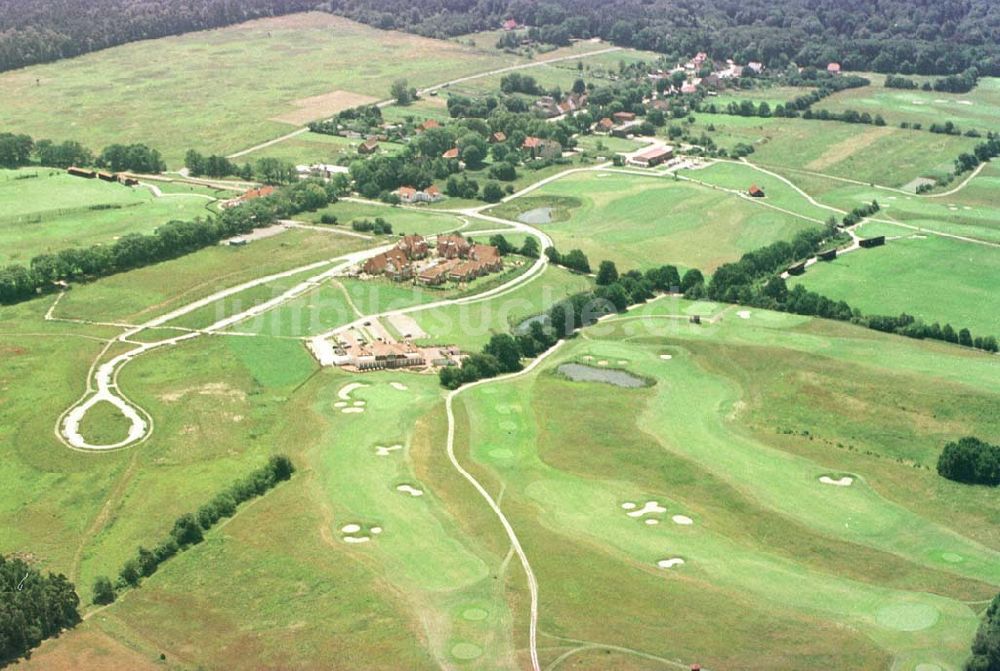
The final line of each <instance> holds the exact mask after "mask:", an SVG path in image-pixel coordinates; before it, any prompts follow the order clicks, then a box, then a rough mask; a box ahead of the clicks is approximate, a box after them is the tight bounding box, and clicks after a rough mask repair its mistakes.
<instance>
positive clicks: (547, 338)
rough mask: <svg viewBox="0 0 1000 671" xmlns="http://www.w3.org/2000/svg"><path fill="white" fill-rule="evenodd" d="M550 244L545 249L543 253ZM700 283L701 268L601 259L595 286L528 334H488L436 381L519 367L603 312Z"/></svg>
mask: <svg viewBox="0 0 1000 671" xmlns="http://www.w3.org/2000/svg"><path fill="white" fill-rule="evenodd" d="M550 249H551V248H546V250H545V252H546V254H548V253H549V250H550ZM703 283H704V277H703V276H702V274H701V272H700V271H698V270H694V269H692V270H688V271H687V272H686V273H685V274H684V277H683V278H682V277H681V276H680V273H679V272H678V270H677V268H676V267H675V266H670V265H666V266H661V267H659V268H653V269H650V270H648V271H646V272H645V273H641V272H639V271H637V270H631V271H628V272H626V273H623V274H619V273H618V269H617V268H616V267H615V264H614V263H613V262H611V261H602V262H601V264H600V270H599V271H598V286H597V288H596V289H595V290H594V291H587V292H582V293H578V294H574V295H573V296H570V297H569V298H567V299H565V300H563V301H560V302H558V303H556V304H555V305H553V306H552V308H550V310H549V311H548V313H546V315H545V317H544V319H542V320H538V319H536V320H533V321H531V323H530V326H529V329H528V332H527V333H522V334H518V335H516V336H512V335H508V334H495V335H493V336H492V337H491V338H490V341H489V343H487V345H486V346H485V347H484V348H483V350H482V351H481V352H478V353H475V354H471V355H469V356H468V357H466V359H465V360H464V361H463V362H462V365H461V367H447V368H442V369H441V371H440V373H439V377H440V380H441V384H442V385H443V386H444V387H446V388H448V389H457V388H459V387H460V386H462V385H463V384H469V383H471V382H475V381H477V380H482V379H487V378H492V377H496V376H497V375H504V374H507V373H515V372H517V371H519V370H521V369H522V364H521V360H522V359H525V358H529V359H530V358H534V357H536V356H538V355H539V354H542V353H543V352H545V351H546V350H548V349H549V348H550V347H552V346H553V345H555V343H556V342H558V341H559V340H560V339H562V338H566V337H568V336H570V335H571V334H572V333H573V332H574V331H575V330H577V329H580V328H583V327H584V326H588V325H590V324H593V323H594V322H596V321H597V320H598V319H600V318H601V317H603V316H605V315H609V314H612V313H615V312H624V311H625V310H627V309H628V308H629V306H631V305H636V304H639V303H642V302H645V301H647V300H649V299H650V298H652V297H653V296H655V295H656V294H657V293H664V292H672V293H675V292H678V291H684V290H685V289H692V288H694V287H699V286H701V285H702V284H703Z"/></svg>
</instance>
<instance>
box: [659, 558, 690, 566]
mask: <svg viewBox="0 0 1000 671" xmlns="http://www.w3.org/2000/svg"><path fill="white" fill-rule="evenodd" d="M683 563H684V560H683V559H681V558H680V557H672V558H670V559H661V560H660V561H658V562H656V565H657V566H659V567H660V568H673V567H675V566H680V565H681V564H683Z"/></svg>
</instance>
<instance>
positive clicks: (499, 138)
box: [490, 130, 507, 144]
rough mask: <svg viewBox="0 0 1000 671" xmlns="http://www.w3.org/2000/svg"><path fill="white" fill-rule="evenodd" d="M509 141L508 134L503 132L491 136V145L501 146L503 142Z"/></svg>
mask: <svg viewBox="0 0 1000 671" xmlns="http://www.w3.org/2000/svg"><path fill="white" fill-rule="evenodd" d="M506 141H507V134H506V133H504V132H503V131H500V130H498V131H497V132H496V133H493V134H492V135H490V144H500V143H501V142H506Z"/></svg>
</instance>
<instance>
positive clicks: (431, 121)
mask: <svg viewBox="0 0 1000 671" xmlns="http://www.w3.org/2000/svg"><path fill="white" fill-rule="evenodd" d="M440 127H441V124H439V123H438V122H437V121H435V120H434V119H428V120H427V121H424V122H423V123H422V124H420V125H419V126H417V128H416V131H417V132H418V133H423V132H424V131H426V130H430V129H432V128H440Z"/></svg>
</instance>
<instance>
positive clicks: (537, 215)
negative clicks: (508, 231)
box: [517, 207, 555, 226]
mask: <svg viewBox="0 0 1000 671" xmlns="http://www.w3.org/2000/svg"><path fill="white" fill-rule="evenodd" d="M554 209H555V208H551V207H536V208H535V209H533V210H528V211H527V212H522V213H521V214H519V215H517V220H518V221H520V222H521V223H522V224H529V225H531V226H538V225H539V224H551V223H552V212H553V211H554Z"/></svg>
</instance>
